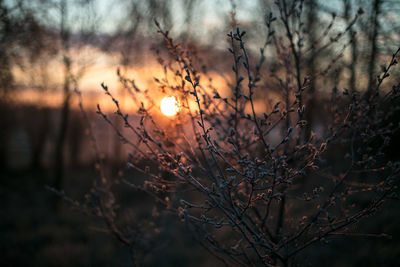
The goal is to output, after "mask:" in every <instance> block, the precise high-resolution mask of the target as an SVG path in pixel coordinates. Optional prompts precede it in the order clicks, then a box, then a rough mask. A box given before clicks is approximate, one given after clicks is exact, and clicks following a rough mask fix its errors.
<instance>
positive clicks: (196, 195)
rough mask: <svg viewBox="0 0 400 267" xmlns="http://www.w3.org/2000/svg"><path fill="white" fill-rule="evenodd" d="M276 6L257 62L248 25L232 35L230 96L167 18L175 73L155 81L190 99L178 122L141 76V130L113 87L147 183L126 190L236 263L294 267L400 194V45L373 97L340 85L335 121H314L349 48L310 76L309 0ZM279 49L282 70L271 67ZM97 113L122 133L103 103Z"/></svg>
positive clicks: (106, 208) (109, 213)
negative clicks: (305, 17)
mask: <svg viewBox="0 0 400 267" xmlns="http://www.w3.org/2000/svg"><path fill="white" fill-rule="evenodd" d="M277 7H278V10H279V16H278V18H275V17H274V16H273V14H272V13H271V14H270V15H269V16H267V18H266V26H267V36H266V41H265V44H264V46H263V47H262V48H261V51H260V52H261V55H260V59H259V60H258V61H256V63H253V62H252V59H254V56H253V55H251V53H250V52H249V50H248V49H247V47H246V44H245V37H246V32H245V31H243V30H240V29H239V28H237V29H236V31H235V32H230V33H229V34H228V40H229V42H230V45H231V47H230V48H229V52H230V54H231V55H232V58H233V60H232V62H233V66H232V70H233V74H234V75H233V82H231V83H230V84H229V87H230V88H231V94H230V95H229V96H226V97H224V96H223V94H222V93H221V91H219V90H218V88H215V87H214V86H213V85H212V82H210V83H209V84H207V83H206V82H205V80H206V79H205V78H204V77H207V72H206V71H204V70H201V68H199V67H198V66H197V65H196V62H195V60H194V59H193V57H192V56H191V54H190V53H189V52H188V51H187V50H185V49H184V48H182V47H181V46H180V45H178V44H175V43H174V42H173V40H172V38H171V37H170V36H169V33H168V31H164V30H163V29H162V28H161V26H160V25H159V24H158V23H157V22H156V26H157V27H158V30H159V33H160V34H161V35H162V36H163V38H164V41H165V46H166V48H167V50H168V51H169V54H170V56H169V59H167V60H166V59H163V58H161V55H160V54H159V62H160V64H161V65H162V67H163V69H164V72H165V77H164V78H156V84H157V85H158V87H159V88H160V91H161V92H162V93H163V94H165V95H174V96H175V97H176V98H177V99H179V101H180V103H181V110H180V112H179V113H178V114H177V115H176V116H175V118H173V119H170V124H169V125H168V127H164V126H162V124H160V123H159V122H158V121H157V119H156V118H155V116H154V114H155V113H156V112H157V110H156V109H154V106H155V105H156V104H155V103H154V101H152V100H151V98H150V96H149V94H148V93H147V91H143V90H141V89H139V88H138V87H137V86H136V85H135V83H134V81H131V80H129V79H127V78H124V77H122V76H121V77H120V78H121V81H122V83H123V85H124V86H125V87H126V88H127V89H128V91H129V92H130V93H131V94H133V96H134V97H135V98H136V99H142V100H143V101H142V102H141V103H140V104H139V107H140V108H139V110H138V114H139V117H140V119H139V120H138V122H137V125H134V124H133V123H132V120H131V119H130V118H129V117H128V114H127V113H125V112H124V111H123V110H121V108H120V105H119V102H118V100H117V99H115V98H114V97H113V95H112V93H111V92H110V90H109V89H108V87H107V86H105V85H102V87H103V90H104V91H105V93H106V94H107V95H108V96H109V97H110V98H111V100H112V101H113V102H114V103H115V107H116V114H117V115H118V116H120V118H121V119H122V120H123V122H124V124H125V127H126V128H127V129H128V131H131V133H132V134H133V136H134V138H133V139H132V138H130V137H128V136H126V135H125V134H124V132H121V131H120V130H118V129H117V128H116V127H114V128H115V130H116V133H117V134H118V135H119V136H120V138H121V140H122V142H124V143H125V144H127V145H129V146H130V147H131V150H132V153H131V154H130V156H129V163H128V167H129V168H131V169H133V170H134V171H135V173H137V174H138V175H139V174H141V175H142V176H145V177H146V180H145V183H144V184H143V185H139V184H136V183H135V181H136V180H137V179H135V177H132V178H129V179H127V180H125V184H126V185H129V186H132V187H133V188H134V189H136V190H141V191H144V192H147V193H148V194H149V195H151V196H152V197H154V198H155V199H156V201H158V202H159V203H160V204H161V205H162V206H163V207H164V210H167V211H169V212H173V213H176V214H177V215H179V217H180V218H181V220H182V221H184V222H185V223H186V224H187V226H188V228H189V229H190V230H191V231H192V232H193V234H194V236H195V238H196V239H197V240H198V242H199V243H200V244H201V245H203V246H204V247H205V248H206V249H208V250H209V251H210V252H211V253H212V254H214V255H215V256H216V257H218V258H219V259H220V260H221V261H223V262H224V263H225V264H226V265H228V266H232V265H243V266H258V265H266V266H276V265H282V266H287V265H290V264H291V263H293V262H295V261H296V255H298V254H299V253H300V252H301V251H303V250H304V249H306V248H308V247H309V246H310V245H312V244H314V243H317V242H321V243H326V242H328V241H329V238H330V237H332V236H337V235H344V236H346V235H363V234H360V233H354V232H352V231H353V230H354V228H352V226H353V225H356V224H357V223H358V222H359V221H360V220H362V219H365V218H368V217H370V216H371V215H373V214H374V213H375V212H376V211H377V210H378V209H379V208H380V207H381V206H382V205H383V203H384V202H385V201H386V200H387V199H388V198H395V197H396V195H395V193H396V189H397V186H396V185H397V184H398V175H399V171H400V164H399V162H392V161H390V159H389V157H388V156H387V155H386V154H385V153H386V151H387V149H388V146H390V143H391V141H390V138H391V136H393V135H394V134H395V133H396V132H397V131H398V130H399V125H398V124H395V123H392V121H393V118H394V114H395V113H396V112H398V104H397V102H398V97H399V85H394V86H393V87H392V89H389V90H386V91H385V92H382V89H381V87H382V84H383V82H384V80H386V79H387V78H388V77H389V71H390V69H391V68H392V67H393V66H394V65H396V63H397V61H396V58H397V57H398V54H399V50H400V49H399V50H397V51H396V52H395V53H394V54H393V57H392V59H391V61H390V62H389V64H388V66H386V67H384V68H383V73H382V74H381V75H379V76H378V78H377V83H376V87H375V89H374V92H373V93H372V94H371V91H369V93H368V97H365V96H364V95H365V94H363V93H361V92H358V93H357V92H353V93H349V92H348V91H347V90H345V91H344V93H343V94H341V93H340V92H339V89H338V88H337V84H334V88H333V90H331V92H330V93H329V92H326V94H330V95H331V96H330V98H329V97H325V98H321V99H320V100H319V101H320V103H319V106H314V107H313V110H312V112H314V113H322V114H326V118H325V120H324V122H321V123H318V125H310V123H309V122H308V121H307V118H306V116H305V114H306V112H310V111H307V101H309V100H310V99H312V98H315V97H316V96H315V95H310V94H309V93H308V92H309V87H310V83H311V82H313V81H314V82H315V81H321V80H322V81H325V79H326V80H327V79H328V78H327V77H326V75H325V74H326V73H328V72H330V69H331V68H332V66H333V65H334V64H335V63H336V61H337V59H338V58H340V57H341V56H342V54H343V51H341V52H340V53H339V54H338V55H337V56H334V57H333V58H331V59H330V60H327V61H328V62H329V63H328V64H326V70H322V71H320V72H318V73H307V68H306V66H305V65H304V64H305V63H304V61H305V60H304V58H305V57H306V56H305V55H306V54H307V51H310V49H311V48H310V49H306V48H305V47H304V43H306V40H305V36H304V33H303V29H302V27H303V23H302V21H301V18H302V17H301V14H302V1H300V2H298V1H292V2H291V3H290V4H289V3H288V1H277ZM361 13H362V12H359V13H358V14H357V16H359V15H361ZM357 16H356V17H355V18H354V20H352V21H351V24H350V25H349V27H347V28H346V29H345V30H344V32H341V33H340V34H336V35H334V36H333V37H332V38H331V39H330V41H329V42H327V43H324V42H323V37H321V38H320V39H319V42H317V43H315V44H313V45H316V46H317V47H315V48H312V49H318V50H320V51H322V50H324V49H326V48H327V47H329V46H331V45H334V43H336V42H338V41H339V39H340V38H341V36H342V35H343V34H344V33H345V32H347V31H348V30H349V29H350V28H351V26H352V25H353V24H354V23H355V21H356V19H357ZM274 23H281V25H283V27H284V34H283V36H284V37H285V38H286V39H284V38H283V37H282V36H277V33H275V31H274ZM331 27H332V25H329V26H328V28H327V29H326V30H325V31H323V34H324V35H328V33H329V31H330V29H331ZM275 28H276V27H275ZM318 45H319V46H318ZM269 46H271V49H272V50H274V51H275V52H276V58H275V59H274V62H275V64H276V65H278V66H280V67H279V68H276V67H275V68H273V69H270V70H267V69H266V68H265V67H264V64H265V62H266V61H268V60H267V58H266V55H265V51H266V50H267V49H268V47H269ZM343 49H345V47H344V48H343ZM265 72H267V73H268V74H269V75H268V76H267V77H266V76H265V74H264V73H265ZM170 74H172V75H171V76H172V78H171V76H168V75H170ZM242 75H243V76H242ZM209 80H211V78H210V79H209ZM269 81H273V82H274V83H275V84H276V86H278V88H279V89H278V90H276V91H278V92H279V94H278V95H277V96H276V98H275V99H274V100H271V99H268V98H267V96H266V94H268V92H266V91H265V90H264V85H265V84H267V83H268V82H269ZM140 97H142V98H140ZM260 99H262V101H263V102H264V103H266V105H265V106H266V108H265V112H260V111H259V110H257V109H256V103H257V102H260ZM97 113H98V114H100V115H101V116H102V117H103V118H104V119H105V120H106V122H107V123H109V124H110V125H111V126H113V122H112V121H111V120H110V119H109V118H108V115H107V114H105V113H104V112H102V110H101V108H100V106H98V111H97ZM317 128H318V132H316V130H315V129H317ZM92 136H93V135H92ZM92 141H93V143H95V140H92ZM101 176H102V177H103V179H100V181H99V183H98V184H97V188H99V189H100V191H99V192H100V193H98V194H97V195H96V197H97V200H98V202H97V203H98V207H99V210H98V212H99V214H100V216H102V217H104V218H105V219H106V222H107V225H108V226H109V227H110V229H111V230H112V232H113V233H114V234H115V235H116V237H117V238H118V239H119V240H121V241H122V242H123V243H125V244H126V245H128V246H130V247H132V248H133V251H135V244H137V243H136V241H137V239H135V236H137V235H132V234H130V233H124V231H122V230H121V229H119V227H118V224H117V223H116V221H115V219H114V218H115V214H114V211H115V210H114V209H115V203H114V202H113V201H112V199H113V198H112V197H111V196H112V193H111V189H110V187H109V186H107V181H106V179H105V178H104V175H103V174H102V175H101ZM128 180H129V181H128ZM125 232H126V231H125ZM365 235H367V236H371V235H372V236H375V235H374V234H371V233H368V234H365ZM376 236H377V237H387V235H385V234H377V235H376ZM134 262H135V264H138V261H137V260H136V259H135V260H134Z"/></svg>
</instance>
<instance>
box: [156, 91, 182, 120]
mask: <svg viewBox="0 0 400 267" xmlns="http://www.w3.org/2000/svg"><path fill="white" fill-rule="evenodd" d="M160 107H161V112H162V113H163V114H164V115H165V116H169V117H171V116H174V115H176V114H177V113H178V111H179V109H180V105H179V103H178V101H177V100H176V98H175V96H166V97H164V98H163V100H161V103H160Z"/></svg>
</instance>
